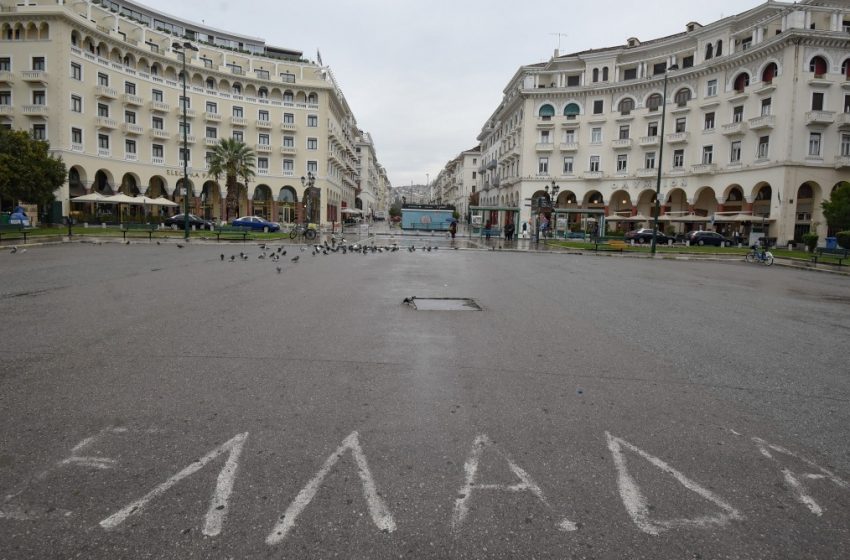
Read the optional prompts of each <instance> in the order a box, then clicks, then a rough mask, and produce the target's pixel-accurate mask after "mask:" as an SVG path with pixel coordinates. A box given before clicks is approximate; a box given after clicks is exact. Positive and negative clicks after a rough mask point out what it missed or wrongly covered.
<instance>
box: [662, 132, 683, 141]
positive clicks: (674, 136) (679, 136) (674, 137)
mask: <svg viewBox="0 0 850 560" xmlns="http://www.w3.org/2000/svg"><path fill="white" fill-rule="evenodd" d="M665 141H666V142H667V143H668V144H681V143H683V142H687V141H688V133H687V132H673V133H670V134H668V135H667V138H666V140H665Z"/></svg>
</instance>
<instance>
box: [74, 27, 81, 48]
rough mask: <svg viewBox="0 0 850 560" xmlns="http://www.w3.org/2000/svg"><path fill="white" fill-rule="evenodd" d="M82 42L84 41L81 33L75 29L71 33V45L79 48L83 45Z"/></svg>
mask: <svg viewBox="0 0 850 560" xmlns="http://www.w3.org/2000/svg"><path fill="white" fill-rule="evenodd" d="M82 41H83V38H82V36H81V35H80V32H79V31H77V30H76V29H73V30H72V31H71V44H72V45H73V46H75V47H79V46H80V45H81V43H82Z"/></svg>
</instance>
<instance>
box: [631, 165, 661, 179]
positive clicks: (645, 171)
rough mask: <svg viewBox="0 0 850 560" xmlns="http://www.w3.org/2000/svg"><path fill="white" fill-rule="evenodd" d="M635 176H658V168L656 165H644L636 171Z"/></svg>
mask: <svg viewBox="0 0 850 560" xmlns="http://www.w3.org/2000/svg"><path fill="white" fill-rule="evenodd" d="M635 176H637V177H657V176H658V170H657V169H655V168H654V167H642V168H640V169H638V170H637V171H635Z"/></svg>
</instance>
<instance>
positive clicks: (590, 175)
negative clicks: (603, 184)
mask: <svg viewBox="0 0 850 560" xmlns="http://www.w3.org/2000/svg"><path fill="white" fill-rule="evenodd" d="M602 176H603V174H602V172H601V171H585V172H584V173H583V174H582V178H583V179H587V180H594V181H595V180H599V179H601V178H602Z"/></svg>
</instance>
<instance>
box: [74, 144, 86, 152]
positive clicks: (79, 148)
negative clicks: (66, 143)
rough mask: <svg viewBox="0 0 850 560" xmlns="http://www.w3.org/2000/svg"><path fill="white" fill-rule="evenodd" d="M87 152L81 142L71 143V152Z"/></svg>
mask: <svg viewBox="0 0 850 560" xmlns="http://www.w3.org/2000/svg"><path fill="white" fill-rule="evenodd" d="M84 150H85V147H84V146H83V145H82V144H80V143H79V142H71V151H72V152H82V151H84Z"/></svg>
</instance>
